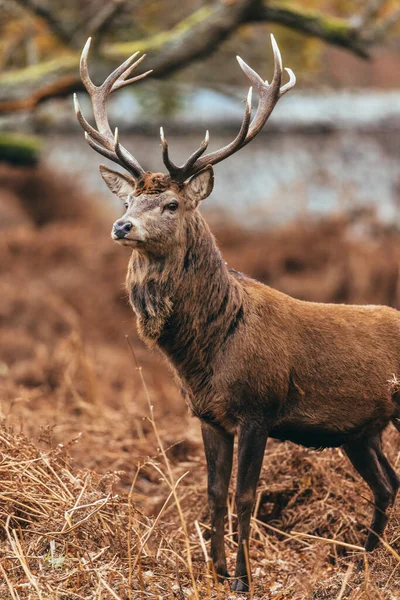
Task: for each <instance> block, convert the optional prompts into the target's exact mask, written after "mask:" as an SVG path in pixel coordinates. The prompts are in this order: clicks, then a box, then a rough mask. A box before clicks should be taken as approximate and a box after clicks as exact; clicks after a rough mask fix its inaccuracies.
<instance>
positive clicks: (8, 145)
mask: <svg viewBox="0 0 400 600" xmlns="http://www.w3.org/2000/svg"><path fill="white" fill-rule="evenodd" d="M40 150H41V143H40V141H39V140H38V139H37V138H35V137H32V136H29V135H15V134H12V133H0V161H1V162H8V163H11V164H13V165H21V166H34V165H36V164H37V163H38V161H39V156H40Z"/></svg>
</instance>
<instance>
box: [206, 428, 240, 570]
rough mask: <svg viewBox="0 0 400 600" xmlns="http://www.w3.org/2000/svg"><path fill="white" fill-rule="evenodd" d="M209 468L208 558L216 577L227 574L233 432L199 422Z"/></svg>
mask: <svg viewBox="0 0 400 600" xmlns="http://www.w3.org/2000/svg"><path fill="white" fill-rule="evenodd" d="M201 433H202V436H203V442H204V450H205V454H206V459H207V472H208V504H209V507H210V513H211V558H212V561H213V564H214V568H215V572H216V574H217V576H218V579H219V580H223V579H224V578H225V577H229V574H228V572H227V569H226V557H225V544H224V519H225V514H226V504H227V497H228V488H229V479H230V477H231V471H232V456H233V439H234V438H233V435H230V434H228V433H226V432H225V431H224V430H223V429H221V428H220V427H217V426H214V425H211V424H209V423H206V422H205V421H202V422H201Z"/></svg>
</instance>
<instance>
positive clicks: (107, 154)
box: [85, 131, 121, 166]
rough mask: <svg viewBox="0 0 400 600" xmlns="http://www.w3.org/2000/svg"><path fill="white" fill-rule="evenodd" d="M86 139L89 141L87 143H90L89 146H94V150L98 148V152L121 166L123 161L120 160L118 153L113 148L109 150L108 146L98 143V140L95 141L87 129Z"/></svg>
mask: <svg viewBox="0 0 400 600" xmlns="http://www.w3.org/2000/svg"><path fill="white" fill-rule="evenodd" d="M85 140H86V141H87V143H88V144H89V146H90V147H91V148H93V150H96V152H98V153H99V154H101V155H102V156H105V157H106V158H108V159H109V160H112V161H113V162H115V163H116V164H117V165H120V166H121V161H120V160H119V158H118V157H117V155H116V154H115V152H113V151H112V150H108V149H107V148H105V147H104V146H102V145H101V144H98V143H97V142H95V140H94V139H92V138H91V137H90V135H89V134H88V133H87V132H86V131H85Z"/></svg>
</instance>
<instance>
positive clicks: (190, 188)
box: [74, 35, 296, 255]
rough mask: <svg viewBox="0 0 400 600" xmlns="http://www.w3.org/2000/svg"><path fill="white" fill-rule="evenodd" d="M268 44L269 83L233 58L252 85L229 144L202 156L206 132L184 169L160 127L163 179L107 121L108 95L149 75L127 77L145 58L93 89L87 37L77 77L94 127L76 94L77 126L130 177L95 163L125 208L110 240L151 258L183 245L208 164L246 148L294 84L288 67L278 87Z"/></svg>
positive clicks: (278, 69) (207, 182) (204, 188)
mask: <svg viewBox="0 0 400 600" xmlns="http://www.w3.org/2000/svg"><path fill="white" fill-rule="evenodd" d="M271 42H272V49H273V54H274V74H273V78H272V81H271V83H270V84H269V83H268V81H264V80H263V79H262V78H261V77H260V76H259V75H258V74H257V73H256V72H255V71H253V69H251V67H249V66H248V65H247V64H246V63H245V62H244V61H243V60H242V59H241V58H240V57H237V60H238V62H239V65H240V67H241V69H242V70H243V71H244V73H245V74H246V75H247V77H248V78H249V80H250V82H251V83H252V87H250V88H249V91H248V94H247V100H246V106H245V112H244V117H243V121H242V125H241V127H240V130H239V132H238V134H237V136H236V137H235V139H234V140H233V141H232V142H230V144H228V145H226V146H225V147H223V148H221V149H219V150H215V151H214V152H210V153H208V154H204V152H205V150H206V149H207V146H208V141H209V135H208V131H207V132H206V136H205V138H204V140H203V142H202V143H201V145H200V146H199V148H198V149H197V150H196V151H195V152H193V154H192V155H191V156H189V158H188V159H187V160H186V162H185V163H184V164H183V165H181V166H177V165H175V164H174V163H173V162H172V160H171V159H170V157H169V151H168V144H167V141H166V138H165V136H164V132H163V129H162V128H161V129H160V137H161V145H162V156H163V161H164V165H165V166H166V168H167V170H168V175H165V174H162V173H151V172H149V171H145V170H144V169H143V168H142V167H141V166H140V164H139V163H138V161H137V160H136V158H134V157H133V156H132V154H130V152H128V150H126V149H125V148H124V147H123V146H122V144H121V143H120V141H119V135H118V129H117V128H116V129H115V132H114V133H113V132H112V130H111V128H110V125H109V123H108V118H107V100H108V96H109V95H110V94H111V93H112V92H114V91H116V90H118V89H120V88H122V87H124V86H126V85H129V84H131V83H133V82H135V81H138V80H139V79H142V78H144V77H146V76H147V75H148V74H149V73H151V71H147V72H145V73H143V74H141V75H139V76H137V77H129V76H130V75H131V73H132V71H133V70H134V69H135V68H136V67H137V66H138V65H139V64H140V63H141V62H142V60H143V59H144V57H145V55H143V56H141V57H140V58H139V59H137V56H138V54H139V53H138V52H136V53H135V54H133V55H132V56H131V57H130V58H128V59H127V60H126V61H125V62H124V63H123V64H122V65H121V66H119V67H118V68H117V69H115V71H113V72H112V73H111V75H109V76H108V77H107V79H106V80H105V81H104V83H103V84H102V85H101V86H96V85H94V83H93V82H92V80H91V79H90V77H89V72H88V65H87V59H88V52H89V47H90V38H89V40H88V41H87V43H86V45H85V47H84V49H83V52H82V56H81V63H80V73H81V78H82V82H83V84H84V86H85V88H86V90H87V91H88V93H89V95H90V97H91V100H92V106H93V113H94V119H95V122H96V127H97V128H95V127H93V126H92V125H90V123H88V121H87V120H86V119H85V117H84V116H83V114H82V111H81V109H80V106H79V103H78V100H77V97H76V95H75V96H74V104H75V112H76V116H77V119H78V121H79V123H80V125H81V126H82V127H83V129H84V130H85V137H86V141H87V142H88V144H89V145H90V146H91V147H92V148H93V149H94V150H96V151H97V152H99V153H100V154H102V155H103V156H105V157H106V158H108V159H110V160H111V161H113V162H115V163H117V164H118V165H120V166H121V167H123V168H124V169H125V170H126V171H127V172H128V173H129V175H128V174H123V173H120V172H118V171H114V170H112V169H110V168H109V167H106V166H104V165H100V173H101V175H102V177H103V179H104V181H105V183H106V184H107V186H108V187H109V189H110V190H111V191H112V192H113V193H114V194H116V195H117V196H118V197H119V198H120V199H121V200H122V202H123V203H124V205H125V209H126V212H125V214H124V215H123V216H122V217H121V218H120V219H118V220H117V221H116V222H115V223H114V225H113V229H112V232H111V236H112V238H113V239H114V240H115V241H117V242H119V243H121V244H123V245H128V246H132V247H133V248H135V249H137V250H139V251H144V252H149V253H152V254H156V255H160V254H161V255H166V254H169V253H170V252H171V248H172V247H173V246H174V245H176V244H178V245H180V244H181V243H183V240H184V237H185V221H186V220H187V219H188V218H189V219H190V217H191V215H193V212H194V211H196V210H197V207H198V205H199V203H200V202H201V201H202V200H204V199H205V198H207V196H209V194H210V193H211V191H212V189H213V168H212V166H213V165H215V164H217V163H219V162H221V161H222V160H224V159H225V158H228V156H231V155H232V154H234V153H235V152H237V151H238V150H240V149H241V148H243V147H244V146H246V144H248V143H249V142H250V141H251V140H252V139H253V138H254V137H255V136H256V135H257V134H258V133H259V132H260V131H261V129H262V128H263V126H264V125H265V123H266V122H267V120H268V117H269V116H270V114H271V112H272V110H273V109H274V107H275V104H276V103H277V102H278V100H279V98H281V96H283V95H284V94H285V93H286V92H287V91H288V90H290V89H291V88H292V87H293V86H294V84H295V82H296V78H295V76H294V73H293V72H292V71H291V69H286V71H287V72H288V74H289V81H288V83H286V84H285V85H283V86H281V79H282V59H281V55H280V52H279V48H278V46H277V44H276V41H275V39H274V37H273V36H272V35H271ZM253 86H254V88H255V89H256V91H257V93H258V97H259V102H258V107H257V111H256V114H255V116H254V118H253V119H251V113H252V90H253Z"/></svg>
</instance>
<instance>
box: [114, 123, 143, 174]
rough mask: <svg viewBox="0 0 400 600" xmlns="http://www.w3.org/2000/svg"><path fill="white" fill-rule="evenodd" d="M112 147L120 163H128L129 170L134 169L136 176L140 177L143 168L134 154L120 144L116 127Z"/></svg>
mask: <svg viewBox="0 0 400 600" xmlns="http://www.w3.org/2000/svg"><path fill="white" fill-rule="evenodd" d="M114 148H115V154H116V155H117V156H118V158H119V159H120V161H121V163H122V164H125V165H129V169H130V170H131V171H134V174H135V175H136V177H140V176H141V175H143V173H144V170H143V169H142V167H141V166H140V165H139V163H138V161H137V160H136V158H135V157H134V156H132V155H131V154H130V152H128V151H127V150H126V149H125V148H124V147H123V146H122V145H121V144H120V142H119V133H118V127H116V128H115V133H114Z"/></svg>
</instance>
